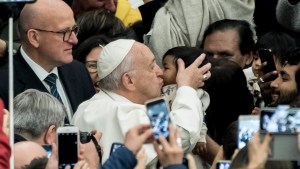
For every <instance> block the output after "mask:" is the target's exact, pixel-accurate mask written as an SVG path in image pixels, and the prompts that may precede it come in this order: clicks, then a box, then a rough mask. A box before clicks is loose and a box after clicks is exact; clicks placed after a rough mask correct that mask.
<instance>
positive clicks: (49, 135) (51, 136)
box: [44, 125, 56, 144]
mask: <svg viewBox="0 0 300 169" xmlns="http://www.w3.org/2000/svg"><path fill="white" fill-rule="evenodd" d="M44 142H45V143H46V144H52V143H55V142H56V127H55V125H51V126H50V127H48V129H47V130H46V133H45V135H44Z"/></svg>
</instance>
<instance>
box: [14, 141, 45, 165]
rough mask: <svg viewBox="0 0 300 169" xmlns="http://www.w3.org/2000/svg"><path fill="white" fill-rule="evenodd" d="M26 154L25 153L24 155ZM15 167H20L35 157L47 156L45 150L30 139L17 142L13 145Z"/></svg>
mask: <svg viewBox="0 0 300 169" xmlns="http://www.w3.org/2000/svg"><path fill="white" fill-rule="evenodd" d="M25 154H26V155H25ZM14 157H15V163H14V165H15V169H21V168H22V167H24V166H25V165H28V164H30V162H31V161H32V160H33V159H35V158H42V157H47V154H46V151H45V150H44V148H43V147H42V146H40V145H38V144H37V143H35V142H31V141H22V142H18V143H16V144H15V146H14Z"/></svg>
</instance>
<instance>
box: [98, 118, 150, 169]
mask: <svg viewBox="0 0 300 169" xmlns="http://www.w3.org/2000/svg"><path fill="white" fill-rule="evenodd" d="M152 141H153V132H152V130H151V128H150V125H147V124H141V125H137V126H135V127H133V128H131V129H129V130H128V132H127V133H126V136H125V143H124V145H125V146H124V147H121V148H118V149H117V150H116V152H114V153H113V154H112V155H111V156H110V157H109V158H108V160H107V161H106V162H105V163H104V165H103V166H102V168H103V169H119V168H123V169H127V168H128V169H132V168H134V167H135V166H136V165H137V160H136V157H135V155H136V154H137V152H138V151H139V150H140V149H141V147H142V145H143V144H144V143H148V142H152Z"/></svg>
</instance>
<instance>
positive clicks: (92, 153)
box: [78, 130, 103, 169]
mask: <svg viewBox="0 0 300 169" xmlns="http://www.w3.org/2000/svg"><path fill="white" fill-rule="evenodd" d="M91 134H92V135H93V137H95V139H96V141H97V143H98V144H99V141H100V139H101V137H102V133H101V132H100V131H96V130H94V131H92V132H91ZM99 146H100V147H101V145H99ZM79 147H80V152H79V156H78V159H79V160H84V161H85V162H86V163H88V166H89V168H90V169H93V168H94V169H98V168H99V165H100V157H99V154H98V151H97V149H96V147H95V144H94V142H93V140H90V142H88V143H86V144H81V143H80V144H79ZM102 154H103V148H101V155H102ZM81 166H84V165H81Z"/></svg>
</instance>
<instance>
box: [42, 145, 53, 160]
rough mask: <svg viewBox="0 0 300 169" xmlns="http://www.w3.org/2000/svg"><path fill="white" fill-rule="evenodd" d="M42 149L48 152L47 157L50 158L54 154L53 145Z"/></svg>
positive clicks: (44, 146)
mask: <svg viewBox="0 0 300 169" xmlns="http://www.w3.org/2000/svg"><path fill="white" fill-rule="evenodd" d="M42 147H43V148H44V149H45V150H46V153H47V157H48V158H50V156H51V154H52V146H51V144H43V145H42Z"/></svg>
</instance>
